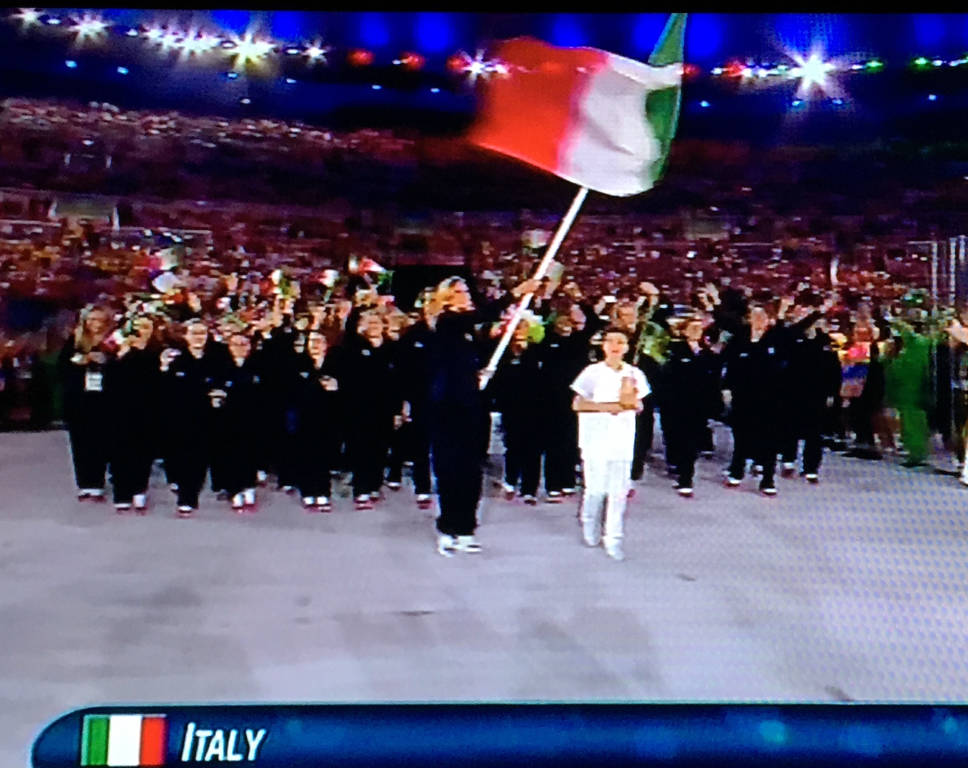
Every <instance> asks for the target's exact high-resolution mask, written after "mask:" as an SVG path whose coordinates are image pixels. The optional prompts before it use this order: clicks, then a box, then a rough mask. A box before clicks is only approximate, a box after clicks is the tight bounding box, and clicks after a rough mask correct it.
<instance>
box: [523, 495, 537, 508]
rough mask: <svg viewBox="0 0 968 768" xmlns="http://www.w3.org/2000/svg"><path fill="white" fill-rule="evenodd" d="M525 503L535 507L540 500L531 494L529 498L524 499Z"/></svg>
mask: <svg viewBox="0 0 968 768" xmlns="http://www.w3.org/2000/svg"><path fill="white" fill-rule="evenodd" d="M524 503H525V504H527V505H529V506H532V507H533V506H534V505H535V504H537V503H538V500H537V499H536V498H535V497H534V496H532V495H531V494H530V493H529V494H528V495H527V496H525V497H524Z"/></svg>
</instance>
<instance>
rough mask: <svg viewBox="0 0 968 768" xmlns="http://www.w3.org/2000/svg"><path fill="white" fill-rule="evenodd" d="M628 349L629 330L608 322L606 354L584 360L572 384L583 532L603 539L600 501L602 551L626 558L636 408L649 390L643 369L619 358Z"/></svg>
mask: <svg viewBox="0 0 968 768" xmlns="http://www.w3.org/2000/svg"><path fill="white" fill-rule="evenodd" d="M628 350H629V337H628V334H627V333H626V332H625V331H624V330H622V329H620V328H616V327H609V328H607V329H606V330H605V332H604V334H603V338H602V351H603V352H604V353H605V359H604V360H603V361H602V362H600V363H594V364H592V365H589V366H587V367H586V368H585V369H584V370H583V371H582V372H581V373H580V374H578V378H577V379H575V381H574V382H573V383H572V385H571V388H572V390H573V391H574V392H575V399H574V400H573V402H572V408H573V409H574V410H575V411H576V412H577V413H578V447H579V449H580V450H581V458H582V471H583V477H584V495H583V497H582V507H581V522H582V533H583V534H584V539H585V543H586V544H587V545H588V546H590V547H595V546H598V544H599V542H600V541H602V535H601V529H602V506H603V505H604V506H605V536H604V544H605V552H606V553H607V554H608V556H609V557H611V558H612V559H613V560H623V559H625V558H624V554H623V552H622V531H623V524H624V518H625V505H626V503H627V500H628V490H629V482H630V481H629V476H630V474H631V466H632V456H633V453H634V451H635V414H636V413H638V412H639V411H641V410H642V399H643V398H644V397H646V396H647V395H648V394H649V393H650V392H651V390H650V388H649V385H648V382H647V381H646V379H645V375H644V374H643V373H642V371H641V370H640V369H639V368H636V367H634V366H631V365H629V364H628V363H626V362H625V361H624V359H623V358H624V357H625V355H626V353H627V352H628Z"/></svg>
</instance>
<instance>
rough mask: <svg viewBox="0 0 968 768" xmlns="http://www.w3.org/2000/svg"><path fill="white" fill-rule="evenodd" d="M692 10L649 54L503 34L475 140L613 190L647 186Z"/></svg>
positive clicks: (671, 110) (673, 114)
mask: <svg viewBox="0 0 968 768" xmlns="http://www.w3.org/2000/svg"><path fill="white" fill-rule="evenodd" d="M685 25H686V14H684V13H674V14H672V15H671V16H670V17H669V21H668V22H667V24H666V27H665V30H664V31H663V33H662V36H661V37H660V38H659V42H658V44H657V45H656V48H655V50H654V51H653V53H652V55H651V56H650V57H649V63H648V64H643V63H641V62H639V61H634V60H633V59H627V58H625V57H622V56H617V55H615V54H612V53H608V52H606V51H600V50H596V49H594V48H556V47H554V46H551V45H548V44H546V43H543V42H541V41H539V40H535V39H532V38H516V39H514V40H509V41H507V42H506V43H504V44H503V45H502V46H501V47H500V48H499V49H498V51H497V52H496V58H497V59H498V60H499V61H500V62H501V63H502V64H503V65H504V67H505V69H506V74H496V75H494V76H492V77H491V79H490V81H489V82H488V85H487V89H486V91H485V93H484V100H483V104H482V108H481V112H480V117H479V119H478V121H477V123H476V124H475V125H474V126H473V128H472V129H471V132H470V136H469V138H470V140H471V141H472V142H473V143H474V144H477V145H478V146H481V147H485V148H487V149H492V150H495V151H497V152H501V153H502V154H506V155H510V156H511V157H516V158H518V159H519V160H523V161H525V162H527V163H530V164H531V165H536V166H538V167H539V168H543V169H545V170H547V171H551V172H552V173H554V174H555V175H557V176H560V177H562V178H564V179H568V180H569V181H572V182H574V183H575V184H578V185H580V186H582V187H588V188H589V189H594V190H596V191H598V192H603V193H605V194H607V195H619V196H626V195H635V194H638V193H640V192H645V191H646V190H647V189H651V188H652V186H653V185H654V184H655V183H656V181H658V179H659V177H660V176H661V174H662V171H663V169H664V168H665V163H666V157H667V155H668V152H669V146H670V144H671V143H672V137H673V135H674V134H675V130H676V124H677V122H678V117H679V103H680V90H681V85H682V61H683V41H684V37H685Z"/></svg>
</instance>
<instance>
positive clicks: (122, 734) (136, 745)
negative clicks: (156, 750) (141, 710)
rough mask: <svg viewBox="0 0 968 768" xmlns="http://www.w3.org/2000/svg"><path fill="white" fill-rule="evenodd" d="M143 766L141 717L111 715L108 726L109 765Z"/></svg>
mask: <svg viewBox="0 0 968 768" xmlns="http://www.w3.org/2000/svg"><path fill="white" fill-rule="evenodd" d="M140 764H141V715H111V720H110V724H109V725H108V765H112V766H133V765H140Z"/></svg>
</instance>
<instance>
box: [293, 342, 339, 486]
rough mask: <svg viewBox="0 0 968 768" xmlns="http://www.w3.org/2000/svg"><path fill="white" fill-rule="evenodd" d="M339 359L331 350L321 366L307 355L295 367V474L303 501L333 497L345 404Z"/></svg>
mask: <svg viewBox="0 0 968 768" xmlns="http://www.w3.org/2000/svg"><path fill="white" fill-rule="evenodd" d="M338 358H339V355H338V353H337V352H336V351H335V350H328V351H327V353H326V355H325V356H324V358H323V360H322V363H321V365H319V366H317V365H316V362H315V361H314V360H313V359H312V358H311V357H310V356H309V355H307V354H303V355H300V356H299V358H298V360H297V361H296V364H295V373H296V376H295V383H294V387H293V404H294V406H295V414H296V429H295V445H294V450H293V457H294V460H295V465H294V468H293V474H294V476H295V479H296V484H297V486H298V487H299V494H300V495H301V496H302V497H303V498H307V497H308V498H315V497H317V496H326V497H329V496H331V495H332V493H331V491H332V488H331V478H330V472H331V471H332V470H333V469H335V468H336V467H337V465H338V463H339V450H340V445H341V444H342V440H343V406H344V402H345V393H344V392H343V390H342V386H341V381H340V380H341V377H342V372H341V370H340V366H339V359H338ZM327 381H331V382H332V381H335V387H336V389H335V390H332V389H328V388H327V387H326V386H325V384H326V383H327ZM331 386H332V385H331Z"/></svg>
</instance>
